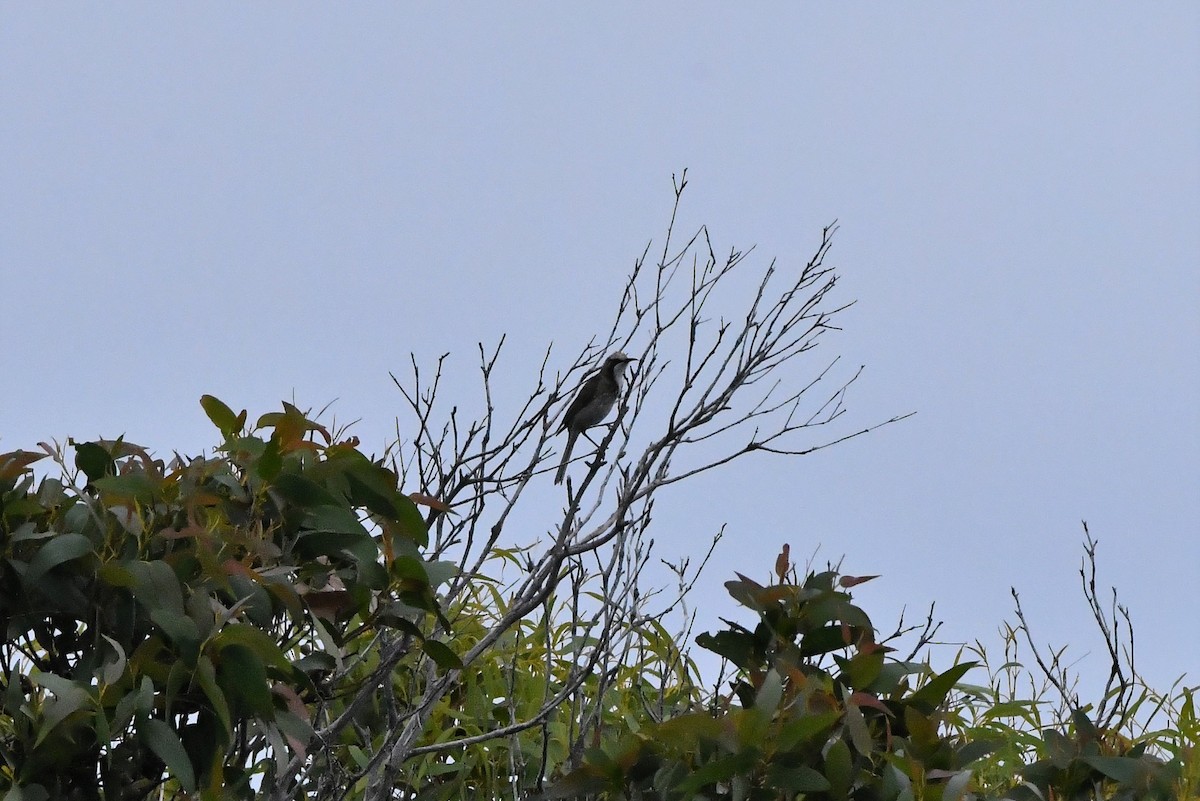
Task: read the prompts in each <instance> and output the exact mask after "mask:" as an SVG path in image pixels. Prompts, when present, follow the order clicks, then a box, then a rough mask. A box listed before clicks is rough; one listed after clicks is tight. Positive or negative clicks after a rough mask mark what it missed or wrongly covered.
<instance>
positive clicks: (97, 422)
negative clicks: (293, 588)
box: [0, 2, 1200, 689]
mask: <svg viewBox="0 0 1200 801" xmlns="http://www.w3.org/2000/svg"><path fill="white" fill-rule="evenodd" d="M685 167H686V168H688V170H689V177H690V180H691V184H690V188H689V191H688V194H687V195H686V196H685V201H684V214H683V218H684V219H683V222H682V223H681V227H683V228H695V227H696V226H697V225H699V224H701V223H704V224H707V225H708V226H709V228H710V230H711V232H712V234H713V236H714V238H715V240H716V241H717V243H718V244H719V245H720V246H721V247H719V248H718V250H720V249H721V248H724V249H726V250H727V249H728V248H730V247H737V248H739V249H745V248H747V247H749V246H750V245H756V246H757V250H756V255H755V257H754V258H757V259H760V263H761V265H762V267H765V265H766V263H767V260H769V259H770V258H771V257H778V258H779V259H780V261H781V262H784V263H786V262H790V263H796V264H799V263H802V262H803V261H805V260H806V259H807V258H808V257H809V255H810V254H811V252H812V250H813V248H814V247H815V246H816V243H817V241H818V239H819V235H820V229H821V227H822V226H823V225H825V224H826V223H828V222H830V221H832V220H833V219H834V218H837V219H838V220H839V221H840V224H841V229H840V231H839V233H838V235H837V239H836V241H835V245H834V249H833V252H832V254H831V256H830V260H829V261H830V263H832V264H834V265H836V266H837V267H838V268H839V271H840V273H841V276H842V279H841V283H840V285H839V289H838V292H839V298H840V299H841V300H857V305H856V306H854V307H853V309H852V310H850V311H849V312H847V314H846V315H845V317H844V318H843V320H842V324H843V326H844V328H845V330H844V332H843V333H841V334H838V335H837V336H836V337H832V338H830V339H829V340H827V341H826V342H825V343H824V344H822V346H821V348H822V349H823V356H829V357H832V356H834V355H837V354H839V353H840V354H841V355H842V356H843V358H844V360H845V361H846V363H847V364H848V365H850V366H857V365H858V364H865V365H867V369H866V372H865V373H864V375H863V377H862V379H860V381H859V382H858V384H857V385H856V386H855V388H854V390H853V391H852V393H851V395H850V396H849V411H848V412H847V415H846V418H845V421H846V425H847V428H856V427H861V426H865V425H868V424H871V423H874V422H877V421H879V420H881V419H884V418H887V417H890V416H892V415H895V414H902V413H905V412H908V411H916V412H917V414H916V416H915V417H913V418H911V419H909V420H907V421H905V422H903V423H900V424H898V425H895V426H892V427H889V428H886V429H884V430H882V431H879V432H877V433H875V434H873V435H871V436H868V437H865V438H862V439H859V440H856V441H854V442H852V443H849V444H847V445H844V446H840V447H838V448H834V449H831V450H827V451H823V452H821V453H819V454H815V455H813V456H809V457H806V458H803V459H790V460H789V459H772V458H769V457H766V456H764V457H763V458H753V459H748V460H745V461H743V462H739V463H737V464H736V465H734V466H732V467H730V468H729V469H727V470H724V471H719V472H716V473H714V474H712V475H710V476H708V477H706V478H704V479H702V480H699V481H696V482H694V483H693V484H691V485H690V486H688V485H684V486H683V487H681V488H680V489H678V490H676V491H675V493H674V495H673V496H671V498H670V502H669V503H667V504H666V505H664V506H663V507H662V508H660V509H659V512H658V514H657V516H656V521H657V525H658V531H657V535H656V538H657V541H658V547H659V549H660V552H659V553H660V555H661V556H662V557H663V558H668V559H677V558H679V557H680V556H683V555H688V554H691V555H693V556H697V557H698V556H699V554H700V551H701V549H702V547H703V543H704V542H705V541H706V539H707V537H708V536H709V535H710V534H711V533H712V532H713V531H715V530H716V528H717V527H718V526H719V525H720V524H721V523H728V524H729V528H728V534H727V539H726V540H725V542H724V543H723V545H722V548H721V550H720V551H719V552H718V559H717V560H716V562H715V564H714V565H713V566H712V567H711V568H710V570H709V572H708V573H707V575H706V579H705V581H704V582H703V583H702V587H701V589H702V592H701V594H700V595H698V596H697V600H698V601H699V602H700V619H701V621H702V622H701V625H700V626H699V628H700V629H701V630H703V629H705V628H709V629H714V628H716V627H717V626H718V625H719V624H718V621H717V619H716V618H717V615H718V614H721V615H729V614H731V613H732V611H733V610H732V609H731V607H730V606H729V604H727V603H725V602H724V601H723V600H721V599H722V598H723V595H724V591H723V589H722V588H721V584H722V582H724V581H726V580H728V579H730V578H732V574H733V572H734V571H735V570H736V571H739V572H742V573H746V574H748V575H751V576H755V577H758V578H759V579H762V580H766V578H767V570H768V569H769V567H770V565H771V564H772V559H773V556H774V554H775V553H776V552H777V551H778V549H779V547H780V545H781V544H782V543H784V542H789V543H791V546H792V549H793V553H794V554H796V555H798V556H800V557H801V558H803V556H805V555H807V554H809V553H811V552H812V551H813V550H814V549H815V548H817V547H818V546H820V552H819V556H820V558H822V559H826V558H827V559H831V560H837V559H838V558H840V557H842V556H843V555H844V557H845V559H844V565H843V566H844V568H845V570H846V571H847V572H849V573H852V574H868V573H879V574H882V578H881V579H879V580H877V581H876V582H874V583H872V584H870V585H865V586H864V587H862V588H860V589H859V591H858V592H857V594H856V597H857V598H858V601H859V603H860V604H861V605H862V606H863V607H864V608H866V609H867V611H868V612H869V613H870V614H871V615H872V617H873V618H874V619H875V621H876V623H877V624H878V625H879V626H880V627H881V628H885V627H887V626H888V625H890V624H891V623H892V622H893V620H894V617H895V614H896V612H898V610H899V609H900V607H901V606H902V605H904V604H908V606H909V608H910V611H912V610H920V609H922V608H923V607H924V606H926V605H928V604H929V603H930V602H932V601H936V602H937V604H938V614H939V617H941V618H943V619H944V620H945V621H946V626H945V628H944V629H943V638H944V639H946V640H949V641H952V642H953V641H967V642H970V641H973V640H976V639H979V640H982V641H984V642H985V643H987V644H989V645H993V646H994V645H995V644H996V643H997V642H998V638H997V637H996V630H997V628H998V627H999V625H1000V624H1001V623H1002V621H1004V620H1006V619H1010V620H1011V619H1012V614H1011V608H1012V605H1011V599H1010V596H1009V588H1010V587H1012V586H1015V587H1016V588H1017V589H1018V590H1019V591H1020V592H1021V593H1022V597H1023V600H1024V602H1025V604H1026V612H1027V615H1028V616H1029V618H1030V620H1031V622H1032V623H1033V624H1034V626H1035V628H1036V631H1035V633H1036V634H1037V635H1038V636H1039V639H1041V640H1042V641H1043V642H1051V643H1054V644H1058V645H1062V644H1070V645H1071V646H1072V651H1071V652H1072V653H1074V654H1075V655H1076V656H1077V657H1080V658H1082V660H1083V661H1082V662H1081V663H1080V666H1079V667H1080V670H1082V671H1083V672H1084V673H1085V674H1086V673H1087V672H1088V671H1089V670H1091V671H1092V673H1093V674H1095V676H1096V677H1097V680H1099V674H1100V672H1102V671H1103V670H1104V669H1105V668H1106V663H1105V661H1104V659H1103V653H1102V649H1101V648H1100V643H1099V641H1098V639H1097V638H1096V637H1095V635H1094V633H1093V629H1092V628H1091V627H1090V625H1089V623H1088V618H1087V612H1086V609H1085V607H1084V604H1083V600H1082V597H1081V596H1080V594H1079V591H1078V585H1079V582H1078V576H1077V574H1076V571H1077V569H1078V566H1079V559H1080V554H1081V551H1080V544H1079V543H1080V537H1081V534H1082V532H1081V527H1080V524H1079V521H1080V520H1083V519H1086V520H1087V521H1088V522H1089V524H1090V526H1091V530H1092V533H1093V535H1094V536H1095V537H1097V538H1098V539H1099V541H1100V576H1099V580H1100V583H1101V584H1102V585H1103V586H1104V587H1105V588H1107V587H1108V586H1111V585H1116V586H1117V588H1118V590H1119V592H1120V595H1121V599H1122V601H1123V602H1124V603H1126V604H1127V605H1128V606H1129V607H1130V609H1131V613H1132V615H1133V619H1134V622H1135V625H1136V631H1137V635H1138V642H1137V647H1138V657H1139V665H1140V667H1141V668H1142V669H1143V670H1144V672H1145V673H1146V675H1147V677H1148V678H1149V679H1150V680H1151V681H1152V682H1153V683H1156V684H1158V685H1159V686H1160V687H1161V688H1163V689H1165V688H1166V686H1167V685H1168V684H1169V683H1170V682H1171V681H1172V680H1173V679H1174V678H1176V677H1177V676H1178V675H1179V674H1180V673H1182V672H1184V671H1188V672H1189V673H1190V676H1189V679H1190V683H1191V684H1196V683H1197V682H1200V678H1198V676H1200V616H1198V615H1197V609H1196V602H1195V599H1196V577H1197V575H1198V574H1200V523H1198V519H1200V355H1198V354H1200V312H1198V309H1200V224H1198V223H1200V5H1197V4H1196V3H1192V2H1186V3H1184V2H1180V3H1154V4H1150V5H1134V4H1115V3H1059V4H1054V5H1049V6H1048V5H1043V4H1020V5H1014V4H1000V3H990V4H985V3H972V4H958V3H918V4H904V5H903V6H884V5H881V4H869V5H867V4H857V5H852V6H846V5H843V4H832V3H830V4H820V5H818V4H804V5H800V4H790V3H789V4H784V3H775V4H767V3H762V4H757V5H755V6H753V7H752V8H751V9H750V10H744V9H736V10H735V9H734V7H733V6H732V5H730V4H713V3H691V2H689V3H674V4H656V5H654V6H653V7H651V8H649V9H648V8H646V7H644V6H643V4H632V3H625V4H621V3H605V4H602V5H601V4H594V5H591V6H581V5H577V4H551V3H538V4H533V3H522V4H511V5H505V6H499V7H498V6H495V5H493V4H455V5H452V6H447V7H442V6H434V5H428V4H421V5H417V4H395V3H360V4H353V5H343V4H338V5H322V6H318V5H314V4H294V3H289V4H271V3H258V4H241V3H238V4H232V3H230V4H217V3H205V4H198V5H197V4H193V5H186V6H185V5H178V4H159V3H138V4H132V3H126V4H104V5H88V6H69V7H68V6H61V5H58V6H49V5H43V4H8V5H6V6H5V7H4V10H3V11H2V12H0V279H2V283H0V338H2V341H3V343H4V348H3V357H2V362H0V368H2V374H3V377H4V382H3V383H4V392H3V400H2V401H0V450H14V449H17V448H34V447H36V444H37V442H39V441H41V440H48V439H50V438H57V439H59V440H65V438H66V437H68V436H73V437H76V438H90V437H95V436H99V435H105V436H116V435H118V434H121V433H124V434H125V435H126V436H127V438H128V439H130V440H132V441H134V442H138V443H140V444H143V445H145V446H147V447H150V448H151V449H153V450H156V451H157V452H159V453H160V454H163V455H167V456H169V454H170V452H171V451H172V450H179V451H181V452H191V453H195V452H198V451H200V450H201V449H204V448H209V447H211V446H212V445H214V444H215V443H216V431H215V429H213V428H212V427H211V426H210V424H209V423H208V421H207V420H206V419H205V417H204V415H203V413H202V411H201V409H200V406H199V404H198V399H199V397H200V396H201V395H202V394H204V393H212V394H215V395H217V396H219V397H221V398H222V399H223V400H225V401H226V402H227V403H228V404H229V405H230V406H232V407H234V408H235V409H240V408H243V407H248V408H249V409H250V410H251V413H252V416H253V415H257V414H260V413H262V412H265V411H270V410H273V409H275V408H278V403H279V401H280V400H281V399H289V400H291V399H293V398H294V399H295V401H296V402H297V403H298V404H300V405H301V406H304V407H317V408H319V407H322V406H324V405H325V404H326V403H328V402H329V401H332V400H335V399H336V400H337V402H336V404H335V405H334V407H333V412H334V413H335V414H336V415H337V418H338V419H339V420H342V421H349V420H353V419H359V418H361V422H360V423H359V424H358V425H357V426H356V428H355V431H356V432H357V433H358V435H359V436H360V437H361V438H362V439H363V441H364V448H365V449H366V450H368V451H369V452H379V451H382V449H383V447H384V445H385V444H386V443H387V442H388V440H389V437H390V435H391V434H392V432H393V430H394V424H393V420H394V418H395V416H396V415H397V414H398V413H399V410H400V406H401V402H400V401H401V399H400V396H399V394H398V393H397V391H396V390H395V388H394V387H393V386H392V385H391V381H390V379H389V378H388V371H389V370H390V371H395V372H397V373H399V372H401V371H403V370H404V368H405V365H406V364H407V354H408V352H409V351H413V352H415V353H416V354H417V355H418V358H419V359H422V360H423V361H424V362H425V363H427V364H428V363H432V360H433V359H434V358H436V357H437V356H438V355H440V354H442V353H444V352H449V353H451V354H452V357H451V361H450V365H451V371H452V372H453V373H454V376H453V377H452V379H451V384H450V386H451V387H461V388H462V391H463V392H466V391H467V388H468V387H471V386H473V384H472V383H471V382H472V381H473V379H474V374H473V372H472V370H473V367H474V364H475V355H474V354H475V343H477V342H480V341H482V342H484V343H487V344H494V343H495V342H496V341H497V340H498V339H499V337H500V336H501V335H507V337H508V346H507V349H506V355H505V357H504V362H503V363H504V364H505V365H506V370H508V371H509V373H508V374H509V375H511V377H512V379H511V380H512V383H511V385H510V386H508V387H507V390H508V391H510V392H512V393H513V394H514V395H515V394H517V393H519V392H520V391H521V390H522V389H523V388H524V386H525V385H526V383H525V382H527V381H528V380H529V378H530V376H531V375H532V374H533V371H534V370H535V369H536V364H537V361H538V359H539V357H540V354H541V352H542V351H543V350H544V349H545V347H546V346H547V344H549V343H550V342H551V341H553V342H555V343H557V345H558V347H559V348H561V352H560V355H561V358H562V360H563V366H565V364H566V363H567V361H568V360H569V354H571V353H572V352H573V351H574V350H576V349H577V348H578V347H579V346H580V345H581V344H582V343H583V342H584V341H586V340H587V339H588V338H590V337H591V336H592V335H593V334H594V333H596V332H598V331H600V330H601V329H602V328H604V326H605V325H606V324H607V323H608V321H609V320H610V316H611V312H612V304H613V301H614V299H615V296H616V295H617V292H618V290H619V287H620V283H621V281H622V279H623V277H624V276H625V274H626V272H627V270H628V269H629V267H630V265H631V264H632V263H633V260H634V259H635V257H636V256H638V255H639V254H640V253H641V252H642V249H643V248H644V247H645V244H646V242H647V241H648V240H650V239H652V238H654V239H657V238H658V237H660V236H661V234H662V232H663V229H664V226H665V223H666V220H667V214H668V212H669V206H670V201H671V176H672V173H678V172H679V171H680V170H681V169H683V168H685ZM760 269H761V268H760ZM814 366H816V363H815V362H814ZM546 481H547V483H549V481H550V478H549V477H547V478H546ZM405 489H416V488H405ZM546 498H547V504H548V506H547V515H548V519H549V517H552V516H553V514H554V513H555V512H556V510H557V506H556V504H558V503H559V500H557V499H556V498H555V497H554V496H552V495H550V494H549V493H547V495H546ZM741 619H742V620H743V621H744V620H745V618H744V616H743V617H742V618H741ZM1089 652H1090V653H1091V655H1090V656H1088V655H1087V654H1088V653H1089ZM998 661H999V660H998Z"/></svg>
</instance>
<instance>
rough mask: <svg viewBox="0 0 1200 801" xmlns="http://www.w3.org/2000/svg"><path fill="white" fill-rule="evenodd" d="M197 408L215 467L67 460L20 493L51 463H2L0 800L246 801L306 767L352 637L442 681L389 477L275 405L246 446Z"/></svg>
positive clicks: (31, 456) (412, 510)
mask: <svg viewBox="0 0 1200 801" xmlns="http://www.w3.org/2000/svg"><path fill="white" fill-rule="evenodd" d="M202 403H203V405H204V408H205V410H206V411H207V412H208V414H209V416H210V418H211V419H212V420H213V422H214V423H215V424H216V425H217V426H218V428H220V430H221V432H222V434H223V436H224V444H223V445H222V446H221V447H220V449H219V455H217V456H215V457H211V458H197V459H191V460H183V459H180V458H177V459H176V460H175V461H174V462H173V463H172V464H171V465H170V466H166V465H164V464H163V462H162V461H160V460H156V459H154V458H153V457H151V456H150V454H148V453H147V452H146V451H145V450H144V449H143V448H141V447H139V446H137V445H134V444H132V443H129V442H124V441H122V440H116V441H98V442H80V443H71V444H73V445H74V451H75V458H74V466H73V467H72V466H71V465H69V464H67V463H66V461H65V457H64V454H62V453H61V452H60V451H55V450H54V449H49V450H50V455H52V456H54V457H55V458H56V459H57V460H59V461H60V463H61V467H62V468H63V472H64V478H63V479H58V478H53V477H48V478H44V479H42V480H41V481H40V482H37V485H36V487H35V478H34V476H33V475H32V473H31V472H30V470H29V467H30V465H32V464H33V463H35V462H36V461H37V460H39V459H41V458H44V457H45V456H46V455H47V454H37V453H31V452H20V451H18V452H15V453H9V454H4V455H3V456H0V571H3V576H2V580H0V623H2V624H3V626H4V640H3V643H0V669H2V671H3V675H2V676H0V682H2V686H0V703H2V705H3V706H2V708H3V715H2V716H0V749H2V752H0V758H2V759H3V768H2V769H0V788H8V789H12V788H21V790H22V794H21V797H22V798H34V799H37V798H45V797H47V796H51V797H55V798H99V797H104V798H109V799H116V798H139V797H143V796H145V795H146V794H147V793H148V792H149V791H150V790H152V789H154V788H155V787H157V786H158V785H160V784H161V783H162V782H163V781H168V782H169V783H170V785H171V786H172V787H178V788H181V789H183V790H184V791H188V792H192V791H197V790H198V791H200V792H201V794H202V795H203V796H204V797H212V798H218V797H222V798H223V797H237V796H240V797H246V798H249V797H252V796H253V795H254V794H255V788H256V787H258V786H270V785H271V784H272V783H273V782H275V781H276V780H278V779H279V778H280V777H282V776H283V775H285V774H287V773H288V771H289V770H290V771H292V772H294V771H295V770H296V768H297V766H298V765H299V763H300V761H302V760H303V759H304V758H305V756H306V749H307V747H308V744H309V742H310V740H311V739H312V736H313V720H314V714H315V712H316V711H317V710H318V709H321V710H322V711H323V712H324V713H326V714H327V713H328V711H329V710H328V709H324V707H326V706H329V705H330V704H332V706H333V707H335V708H336V706H337V703H338V702H337V701H336V700H332V699H336V698H337V692H338V690H339V689H344V686H342V685H344V682H345V680H346V679H347V678H348V677H350V675H351V674H352V673H353V670H354V669H355V668H348V666H347V665H346V664H345V661H344V659H343V658H342V657H341V656H340V655H341V646H342V644H344V643H346V642H347V641H349V640H351V639H353V638H355V637H357V636H360V635H361V632H362V630H364V629H370V630H371V631H373V632H383V631H391V632H394V633H395V634H396V635H397V638H396V641H395V649H396V650H398V651H399V652H400V653H401V654H405V655H408V654H413V655H419V654H420V653H424V654H425V655H427V656H428V657H429V658H430V659H432V660H433V661H434V662H435V663H437V664H438V665H441V666H442V667H451V666H455V665H457V664H458V663H457V659H456V657H455V656H454V655H453V653H452V652H451V651H450V650H449V649H448V648H447V647H446V646H445V645H443V644H442V643H440V642H438V641H437V640H434V639H430V638H429V637H428V636H427V635H428V632H430V631H431V630H432V625H431V621H435V620H436V617H437V616H438V615H439V610H438V607H437V605H436V603H435V601H434V595H433V587H434V585H435V584H436V582H437V580H438V578H439V577H440V576H444V571H443V572H439V570H440V568H439V566H438V565H436V564H431V563H428V562H426V561H425V560H423V559H422V557H421V554H420V552H421V548H422V547H423V546H424V544H425V542H426V539H427V533H426V525H425V521H424V519H423V518H422V516H421V514H420V512H419V511H418V509H417V506H416V504H415V503H414V501H413V500H412V499H410V498H409V497H407V496H405V495H403V494H401V493H400V492H399V491H398V489H397V480H396V476H395V474H394V473H393V472H392V471H390V470H388V469H387V468H385V467H383V466H381V465H379V464H377V463H374V462H372V461H370V460H369V459H367V458H366V457H365V456H364V455H363V454H361V453H360V452H359V451H358V450H357V449H356V447H355V445H356V443H355V442H353V441H347V442H332V440H331V438H330V437H329V434H328V432H327V431H325V429H324V428H323V427H322V426H320V425H318V424H316V423H314V422H312V421H310V420H308V419H306V418H305V416H304V415H303V414H301V413H300V412H299V410H297V409H296V408H295V407H292V406H290V405H287V404H285V408H284V410H283V411H282V412H277V413H273V414H267V415H264V416H263V417H262V418H260V419H259V421H258V423H257V425H256V426H255V429H254V432H252V433H243V428H244V426H245V422H246V413H245V412H242V413H241V414H240V415H235V414H234V413H233V412H232V411H231V410H230V409H229V408H228V407H226V406H225V405H224V404H223V403H221V402H220V401H218V400H216V399H215V398H212V397H206V398H204V399H203V401H202ZM318 437H319V439H320V443H318V441H317V440H318ZM335 655H337V656H335ZM339 662H341V663H339ZM351 739H353V738H351Z"/></svg>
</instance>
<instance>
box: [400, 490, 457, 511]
mask: <svg viewBox="0 0 1200 801" xmlns="http://www.w3.org/2000/svg"><path fill="white" fill-rule="evenodd" d="M408 497H409V498H412V500H413V502H414V503H419V504H421V505H422V506H428V507H429V508H430V509H436V510H437V511H439V512H445V513H447V514H449V512H450V507H449V506H448V505H447V504H445V503H443V502H442V501H439V500H438V499H437V498H434V497H433V496H432V495H426V494H425V493H423V492H410V493H409V494H408Z"/></svg>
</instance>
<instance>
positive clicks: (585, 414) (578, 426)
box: [554, 351, 635, 484]
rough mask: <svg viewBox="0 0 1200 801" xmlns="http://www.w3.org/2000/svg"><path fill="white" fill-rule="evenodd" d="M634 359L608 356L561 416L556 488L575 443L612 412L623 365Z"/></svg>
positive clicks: (617, 354) (561, 478) (619, 355)
mask: <svg viewBox="0 0 1200 801" xmlns="http://www.w3.org/2000/svg"><path fill="white" fill-rule="evenodd" d="M632 361H635V359H632V358H630V357H629V356H626V355H625V354H624V353H622V352H621V351H617V352H616V353H613V354H610V355H609V357H608V358H607V359H605V360H604V364H603V365H601V366H600V371H599V372H598V373H596V374H595V375H594V376H592V377H591V378H589V379H588V380H587V381H584V382H583V386H581V387H580V388H579V393H578V394H576V395H575V400H573V401H571V405H570V406H568V407H567V413H566V414H564V415H563V422H562V425H561V426H559V429H558V430H559V431H563V430H564V429H565V430H566V432H567V446H566V447H565V448H563V455H562V462H560V463H559V465H558V474H557V475H556V476H555V477H554V483H555V484H561V483H562V480H563V476H565V475H566V474H567V462H569V461H571V449H572V448H574V447H575V440H576V439H577V438H578V437H579V435H580V434H582V433H583V432H584V431H586V430H587V429H589V428H591V427H592V426H594V425H596V424H598V423H599V422H600V421H601V420H603V419H604V418H605V417H608V413H609V412H611V411H612V408H613V406H614V405H615V404H616V402H617V395H618V394H619V393H620V392H621V378H622V375H623V374H624V372H625V365H627V364H629V363H630V362H632Z"/></svg>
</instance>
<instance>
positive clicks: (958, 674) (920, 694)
mask: <svg viewBox="0 0 1200 801" xmlns="http://www.w3.org/2000/svg"><path fill="white" fill-rule="evenodd" d="M978 664H979V663H978V662H963V663H962V664H959V665H955V666H954V667H952V668H950V669H949V670H947V671H946V672H945V673H941V674H939V675H937V676H935V677H933V678H932V679H930V680H929V682H928V683H927V684H926V685H925V686H924V687H922V688H921V689H919V690H917V691H916V692H915V693H913V694H912V696H910V697H909V702H910V703H914V704H928V705H929V708H931V709H936V708H937V707H939V706H941V705H942V702H943V701H945V700H946V696H947V695H948V694H949V693H950V691H951V690H952V689H954V685H955V683H956V682H957V681H958V680H959V679H961V678H962V677H963V675H964V674H965V673H966V672H967V671H968V670H970V669H971V668H973V667H975V666H976V665H978Z"/></svg>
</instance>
